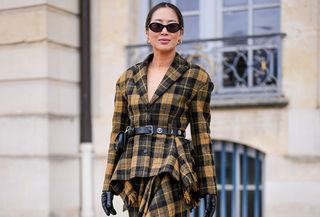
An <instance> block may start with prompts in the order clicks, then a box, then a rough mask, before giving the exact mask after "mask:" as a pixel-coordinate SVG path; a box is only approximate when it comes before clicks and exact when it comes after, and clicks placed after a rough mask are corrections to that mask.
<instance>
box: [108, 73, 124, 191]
mask: <svg viewBox="0 0 320 217" xmlns="http://www.w3.org/2000/svg"><path fill="white" fill-rule="evenodd" d="M120 79H121V78H120ZM120 79H119V80H118V81H117V84H116V93H115V98H114V112H113V117H112V131H111V135H110V143H109V150H108V160H107V166H106V171H105V178H104V184H103V191H108V190H111V189H110V179H111V177H112V174H113V172H114V170H115V168H116V166H117V163H118V161H119V157H120V156H119V155H120V154H119V153H117V152H116V150H115V149H114V143H115V139H116V135H117V134H118V132H119V131H124V130H125V129H126V127H127V126H128V125H129V123H130V121H129V116H128V109H127V99H126V98H125V95H124V94H123V90H121V89H122V88H121V86H120V84H121V83H120ZM123 82H124V81H123Z"/></svg>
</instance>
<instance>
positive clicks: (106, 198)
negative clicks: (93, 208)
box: [101, 191, 117, 216]
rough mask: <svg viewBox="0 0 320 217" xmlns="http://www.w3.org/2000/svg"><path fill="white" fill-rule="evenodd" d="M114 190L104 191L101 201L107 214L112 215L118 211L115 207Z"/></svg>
mask: <svg viewBox="0 0 320 217" xmlns="http://www.w3.org/2000/svg"><path fill="white" fill-rule="evenodd" d="M113 195H114V194H113V192H111V191H102V194H101V203H102V207H103V210H104V212H105V213H106V214H107V216H109V215H110V213H111V214H112V215H116V214H117V212H116V210H115V209H114V207H113Z"/></svg>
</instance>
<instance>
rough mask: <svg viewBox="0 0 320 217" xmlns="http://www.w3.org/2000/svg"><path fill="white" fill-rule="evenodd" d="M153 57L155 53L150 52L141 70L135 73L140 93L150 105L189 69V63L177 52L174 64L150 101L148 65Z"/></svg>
mask: <svg viewBox="0 0 320 217" xmlns="http://www.w3.org/2000/svg"><path fill="white" fill-rule="evenodd" d="M152 58H153V54H150V55H149V56H148V57H147V58H146V60H145V61H143V62H142V64H141V65H140V67H139V71H138V72H137V73H136V74H135V75H134V81H135V84H136V87H137V90H138V93H139V95H140V96H141V98H142V99H143V101H144V102H145V103H147V104H150V105H151V104H153V103H154V102H155V101H157V99H159V97H160V96H162V94H163V93H165V92H166V90H168V89H169V87H170V86H171V85H172V84H173V83H174V82H175V81H177V80H178V79H179V78H180V77H181V76H182V75H183V73H184V72H185V71H187V70H188V69H189V63H188V62H187V61H186V60H184V59H183V58H182V57H181V56H180V55H179V54H178V53H176V55H175V58H174V60H173V62H172V64H171V65H170V67H169V69H168V71H167V72H166V74H165V75H164V77H163V79H162V80H161V82H160V84H159V86H158V88H157V89H156V91H155V93H154V95H153V96H152V99H151V100H150V102H149V100H148V92H147V66H148V64H149V62H150V61H151V60H152Z"/></svg>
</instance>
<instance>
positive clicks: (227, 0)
mask: <svg viewBox="0 0 320 217" xmlns="http://www.w3.org/2000/svg"><path fill="white" fill-rule="evenodd" d="M247 4H248V0H224V1H223V6H225V7H228V6H239V5H247Z"/></svg>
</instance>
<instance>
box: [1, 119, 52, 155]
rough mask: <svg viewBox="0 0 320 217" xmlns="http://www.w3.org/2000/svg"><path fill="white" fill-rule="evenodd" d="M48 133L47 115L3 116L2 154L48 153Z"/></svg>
mask: <svg viewBox="0 0 320 217" xmlns="http://www.w3.org/2000/svg"><path fill="white" fill-rule="evenodd" d="M48 134H49V132H48V120H47V118H46V117H45V116H8V117H5V116H2V117H0V155H5V156H10V155H13V156H14V155H19V156H20V155H25V156H43V155H47V154H48Z"/></svg>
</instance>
